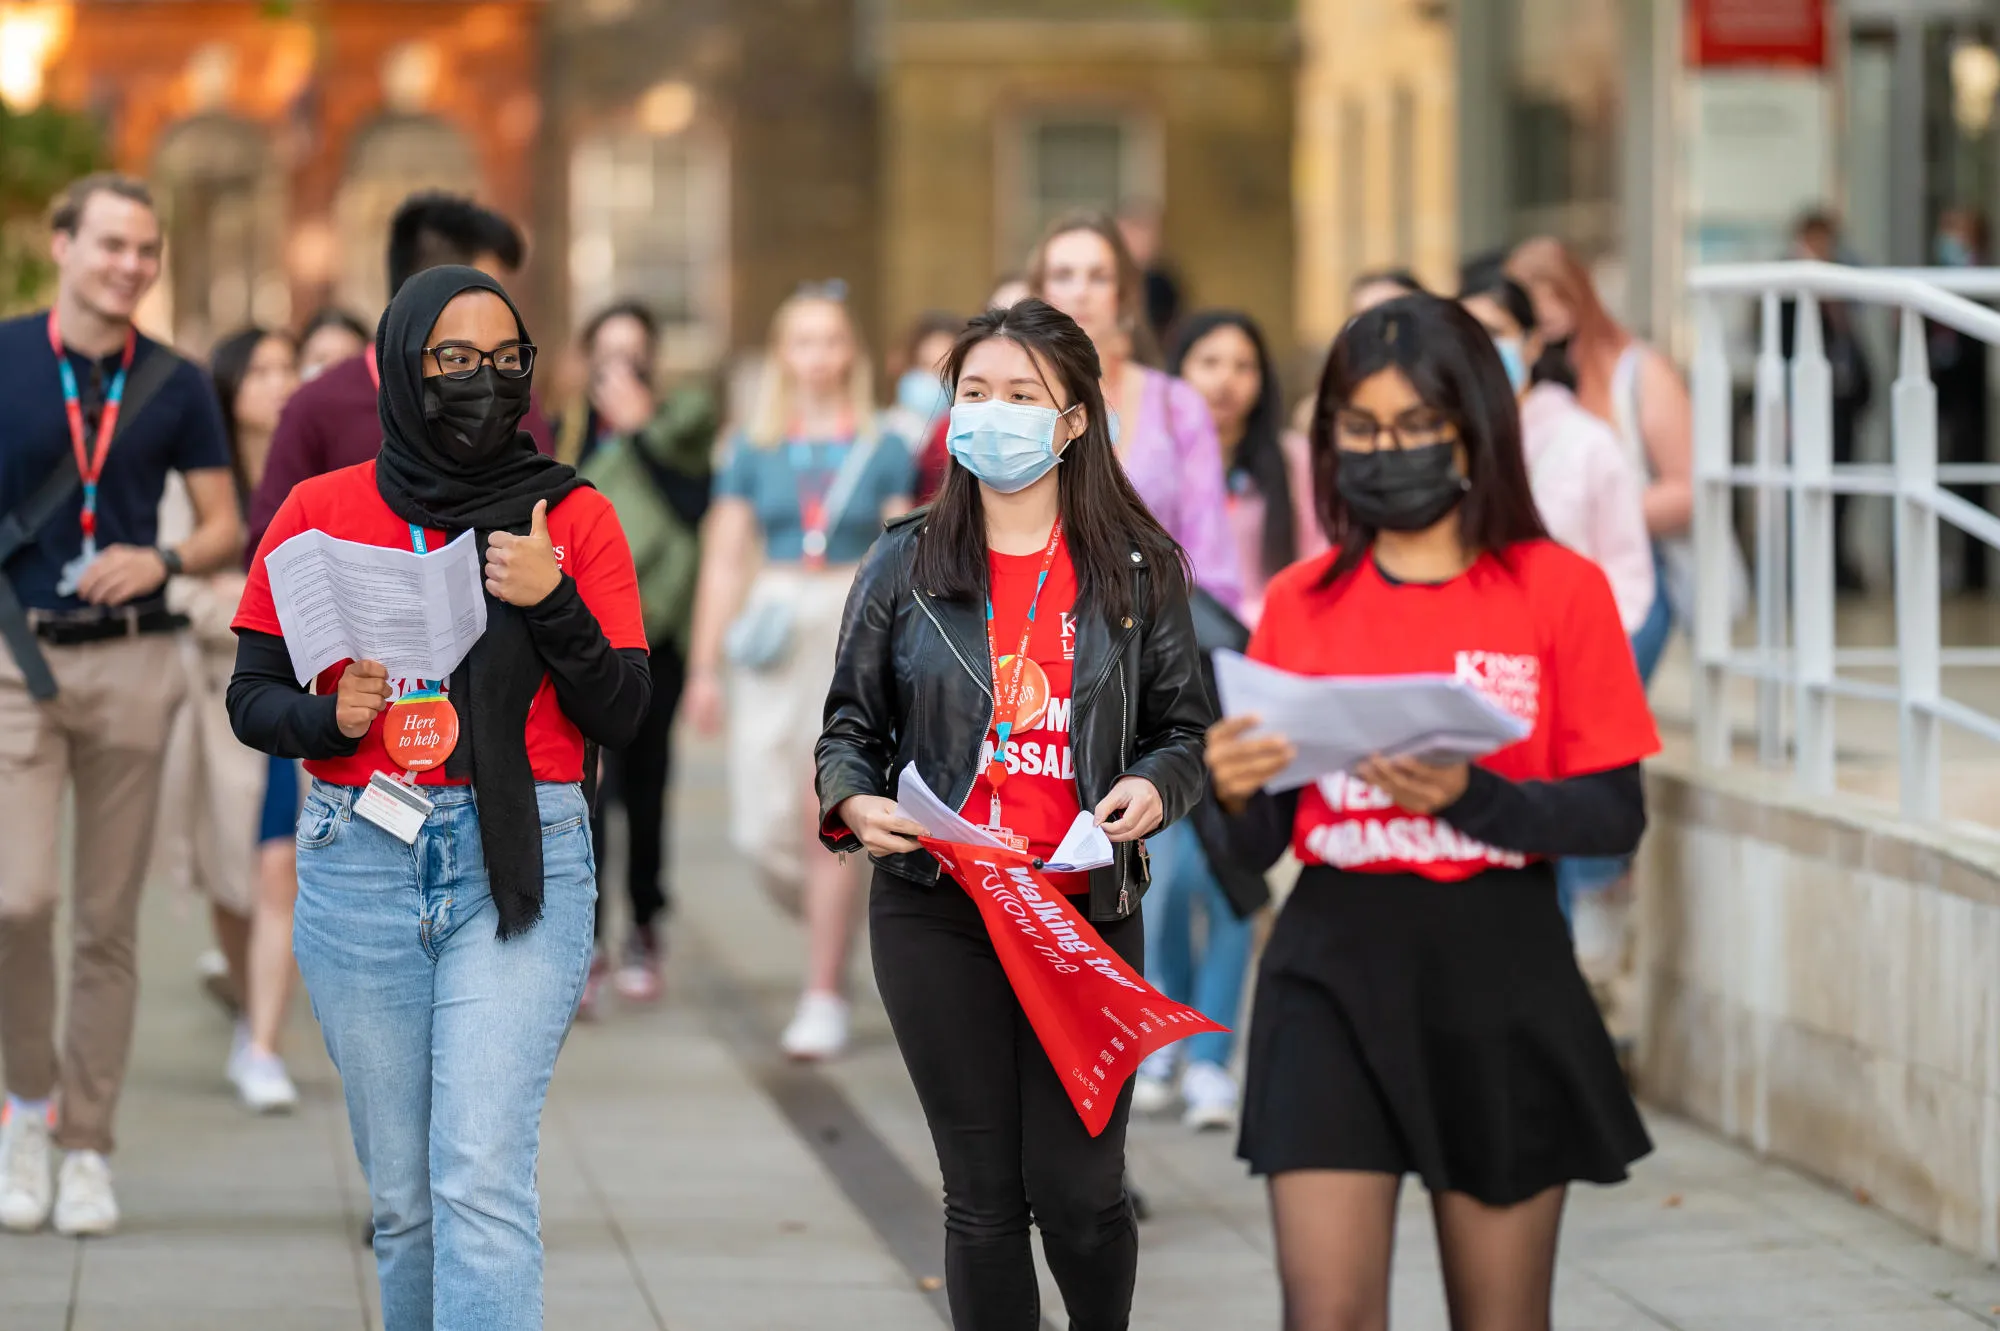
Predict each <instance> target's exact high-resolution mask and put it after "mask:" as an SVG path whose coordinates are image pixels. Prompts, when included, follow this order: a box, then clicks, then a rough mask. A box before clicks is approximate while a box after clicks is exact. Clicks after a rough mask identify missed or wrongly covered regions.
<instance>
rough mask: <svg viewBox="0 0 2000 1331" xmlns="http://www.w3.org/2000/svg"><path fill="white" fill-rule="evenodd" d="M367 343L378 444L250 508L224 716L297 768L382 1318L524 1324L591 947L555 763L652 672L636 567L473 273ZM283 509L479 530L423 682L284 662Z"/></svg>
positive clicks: (500, 302)
mask: <svg viewBox="0 0 2000 1331" xmlns="http://www.w3.org/2000/svg"><path fill="white" fill-rule="evenodd" d="M375 347H376V356H377V360H378V362H379V364H380V366H381V374H382V389H381V413H382V450H381V453H380V454H379V455H378V456H377V458H376V459H375V461H373V462H367V463H363V464H361V465H360V466H357V467H349V468H346V469H344V470H341V471H335V472H330V473H328V474H327V475H324V476H319V477H316V478H314V479H312V480H309V481H306V482H304V483H303V484H301V485H299V486H298V487H297V488H296V489H294V490H293V491H292V493H291V495H290V496H289V497H288V498H287V499H286V500H285V503H284V506H283V507H282V508H280V509H279V511H278V515H277V517H276V518H275V519H274V520H273V521H272V523H271V527H270V530H269V531H268V532H267V533H266V534H265V536H264V540H263V544H262V546H261V547H260V548H259V549H258V552H257V557H256V560H255V562H254V563H253V564H252V566H251V571H250V579H249V584H248V586H247V587H246V589H245V591H244V594H243V602H242V605H241V606H240V607H239V609H238V611H237V615H236V621H235V628H236V631H237V658H236V674H235V677H234V678H233V679H232V681H231V683H230V687H229V714H230V719H231V721H232V722H233V723H234V725H235V728H236V733H237V735H238V736H239V737H240V738H241V739H242V740H243V741H244V742H245V743H246V744H249V745H251V746H253V747H255V748H259V749H262V750H264V751H265V752H268V753H274V754H277V755H279V756H281V757H289V758H303V759H305V760H306V770H307V771H308V772H309V773H311V774H312V777H313V783H312V790H311V793H310V794H309V795H308V797H307V799H306V803H305V809H304V812H303V813H302V814H301V815H300V817H299V829H298V851H299V854H298V865H299V902H298V911H297V915H296V917H295V925H294V938H293V947H294V950H295V952H296V953H297V955H298V960H299V967H300V971H301V973H302V974H303V975H304V977H305V981H306V988H307V989H308V991H309V992H310V993H311V995H312V1000H313V1009H314V1011H315V1013H317V1015H318V1017H319V1020H320V1026H321V1029H322V1031H323V1032H324V1034H325V1036H326V1045H327V1052H328V1053H329V1054H331V1055H332V1057H333V1062H334V1065H335V1067H337V1068H338V1069H339V1071H340V1076H341V1083H342V1086H343V1087H344V1089H345V1091H346V1095H347V1111H348V1119H349V1121H350V1123H351V1124H352V1126H353V1130H354V1145H355V1151H356V1153H357V1154H358V1155H359V1156H360V1158H361V1167H362V1170H363V1171H364V1172H365V1173H366V1174H367V1176H368V1186H369V1193H370V1196H371V1198H372V1200H373V1213H374V1225H375V1256H376V1262H377V1265H378V1268H379V1271H380V1275H381V1287H382V1315H383V1325H384V1328H385V1331H443V1329H444V1328H465V1329H466V1331H472V1329H473V1328H477V1329H478V1331H514V1329H515V1328H520V1329H522V1331H526V1329H527V1328H539V1327H540V1326H541V1325H542V1248H541V1238H540V1220H539V1202H538V1198H537V1196H536V1192H535V1157H536V1152H537V1149H538V1146H539V1142H540V1132H541V1111H542V1102H543V1099H544V1097H545V1095H546V1093H547V1090H548V1083H549V1076H550V1074H551V1072H553V1070H554V1068H555V1061H556V1053H557V1051H558V1049H560V1047H561V1045H562V1040H563V1036H564V1034H565V1033H566V1031H567V1030H568V1027H569V1022H570V1018H571V1016H572V1015H573V1014H574V1012H575V1011H576V1003H577V998H578V995H579V994H580V993H581V992H582V988H583V981H584V975H585V972H586V970H587V969H588V967H589V964H590V951H591V934H592V917H593V908H594V905H595V900H596V886H595V877H594V864H593V855H592V849H591V844H590V829H589V819H588V816H587V811H586V808H585V799H584V795H583V790H582V784H581V783H582V780H583V776H584V773H585V771H586V770H587V769H588V767H589V765H590V764H591V763H592V762H593V761H594V755H588V750H589V748H590V746H592V745H610V746H613V747H623V746H624V745H626V744H628V743H629V742H630V741H631V739H632V737H633V735H634V733H635V732H636V730H637V728H638V725H639V722H640V719H641V718H642V717H643V716H644V715H645V711H646V703H647V698H648V694H649V693H650V689H651V684H650V680H649V677H648V674H647V669H646V649H645V635H644V631H643V628H642V627H641V617H640V608H639V596H638V588H637V585H636V583H635V580H634V575H633V571H632V558H631V554H630V552H629V551H628V550H627V548H626V545H625V536H624V533H623V532H622V531H621V530H620V529H619V526H618V519H617V517H616V515H615V514H614V513H613V511H612V508H611V505H610V503H609V502H608V501H606V500H605V499H604V498H603V497H602V496H601V495H599V494H598V493H597V492H596V491H595V490H593V489H591V488H590V487H589V486H588V485H587V484H585V483H584V482H583V481H581V480H579V479H577V477H576V474H575V473H574V472H573V471H571V470H570V469H569V468H568V467H566V466H564V465H563V464H561V463H559V462H555V461H553V460H551V459H549V458H546V457H544V456H542V455H541V454H539V453H537V452H536V451H535V446H534V442H533V440H532V439H530V438H529V436H528V435H527V434H525V433H524V432H522V430H521V428H520V422H521V417H522V415H523V414H524V413H525V412H526V410H527V406H528V392H529V386H530V383H531V382H532V378H533V373H534V364H535V348H534V345H533V344H532V343H531V342H529V341H528V336H527V330H526V329H525V327H524V326H523V325H522V323H521V318H520V314H519V312H518V311H516V310H515V308H514V306H513V303H512V302H511V301H509V300H508V299H507V295H506V293H505V292H504V291H502V290H501V289H500V287H499V285H498V284H497V283H495V282H494V281H493V280H492V279H491V278H489V277H486V276H485V275H484V274H482V273H479V272H476V271H474V270H473V269H470V268H458V267H444V268H433V269H430V270H429V271H427V272H424V273H421V274H419V275H417V276H416V277H413V278H412V279H410V281H409V282H407V283H406V284H405V285H404V286H403V288H402V289H401V290H400V291H399V292H398V293H397V295H396V298H395V300H394V301H393V302H392V303H391V304H390V306H389V309H388V311H387V312H386V313H385V314H384V315H383V316H382V323H381V326H380V327H379V328H378V329H377V330H376V334H375ZM308 531H319V532H324V533H325V534H327V535H329V536H334V537H338V538H340V539H342V540H345V541H352V542H356V543H359V544H365V545H378V546H388V547H395V548H400V549H405V550H415V551H416V552H417V553H419V554H423V553H427V552H429V551H435V550H439V549H442V548H443V545H444V543H445V542H447V541H449V540H451V539H452V538H454V537H456V536H458V535H460V534H461V533H463V532H466V531H471V532H473V533H474V534H475V535H474V539H475V540H476V541H477V542H478V544H479V551H480V556H481V559H482V561H483V566H484V572H485V583H486V587H485V601H486V630H485V632H484V633H483V634H482V635H481V636H480V638H479V640H478V641H477V642H476V643H475V644H474V645H473V648H472V651H471V653H470V654H469V655H468V656H467V657H466V659H465V661H464V663H463V664H461V665H460V666H459V667H458V668H457V670H455V671H454V672H453V673H452V676H451V678H450V679H449V680H420V679H393V678H390V677H389V673H388V671H387V670H386V669H385V668H384V666H383V665H382V664H381V663H379V662H375V661H343V662H339V663H337V664H335V665H334V666H332V667H330V668H328V669H327V670H325V671H322V672H321V673H320V675H319V677H318V679H317V681H316V687H315V688H314V689H313V691H312V692H307V691H306V690H305V689H304V688H302V687H301V686H300V684H299V682H298V680H297V677H296V676H295V675H294V674H293V671H292V665H291V659H290V655H289V653H288V652H287V650H286V646H285V641H284V636H283V634H284V629H283V625H282V624H281V622H280V620H279V617H278V614H277V611H276V608H275V605H274V603H273V600H272V595H271V583H270V575H269V573H268V571H267V569H266V567H265V559H266V557H267V556H268V554H269V553H270V552H271V551H272V550H274V549H276V548H277V547H278V546H280V545H282V544H283V543H284V542H286V541H288V540H290V539H292V538H293V537H295V536H298V535H300V534H301V533H304V532H308ZM587 755H588V756H587Z"/></svg>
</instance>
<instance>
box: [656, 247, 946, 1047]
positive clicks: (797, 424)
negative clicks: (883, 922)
mask: <svg viewBox="0 0 2000 1331" xmlns="http://www.w3.org/2000/svg"><path fill="white" fill-rule="evenodd" d="M868 364H869V362H868V355H867V352H866V350H865V349H864V348H863V346H862V344H861V336H860V332H859V330H858V329H857V328H856V327H855V324H854V318H853V315H852V313H851V312H850V311H849V309H848V307H847V302H846V292H845V288H844V287H843V286H840V285H839V284H826V285H815V286H806V287H801V288H800V289H799V290H798V292H797V293H795V294H794V295H793V296H792V297H791V298H790V299H788V300H786V301H785V303H784V304H782V305H780V306H779V307H778V312H777V314H776V316H775V317H774V318H773V319H772V321H771V338H770V344H769V351H768V354H767V358H766V363H765V366H764V369H763V373H762V375H761V377H760V381H759V383H758V386H757V389H756V392H755V394H754V398H753V405H752V408H751V410H750V411H749V412H748V414H747V418H746V419H745V420H744V421H743V422H742V425H741V427H740V428H739V429H737V430H736V431H734V432H733V433H732V434H731V436H730V437H729V438H728V440H727V441H726V442H725V444H724V447H723V451H722V456H721V459H720V461H719V463H718V466H717V470H716V477H715V498H714V501H713V504H712V506H711V507H710V509H709V512H708V516H707V518H706V519H705V520H704V522H703V526H702V564H701V582H700V586H699V589H698V591H697V593H696V599H695V613H694V631H693V636H692V641H691V644H690V648H689V660H688V683H687V701H686V704H685V706H686V707H687V709H688V716H689V718H690V719H691V720H692V721H693V722H694V724H695V726H696V727H697V728H698V729H699V730H701V731H703V732H704V733H708V734H713V733H715V732H717V731H718V730H720V729H721V728H722V724H723V720H724V715H725V711H726V713H727V719H728V725H729V793H730V805H731V807H730V834H731V840H732V841H733V842H734V843H735V844H736V847H737V848H738V849H739V850H741V851H742V852H743V853H744V854H746V855H748V856H749V857H750V858H751V859H752V860H753V861H754V862H755V863H756V865H757V868H758V870H759V872H760V873H761V874H763V875H764V877H765V879H766V881H767V883H768V884H770V885H772V886H774V887H776V888H777V889H778V890H779V891H780V892H781V893H782V892H786V891H788V890H792V889H796V888H802V890H803V907H804V914H805V922H806V977H805V987H804V992H803V993H802V994H801V995H800V998H799V1004H798V1010H797V1012H796V1013H795V1014H794V1016H793V1018H792V1021H791V1024H790V1025H789V1026H787V1027H786V1029H785V1033H784V1036H783V1040H782V1043H783V1046H784V1050H785V1052H786V1053H787V1054H788V1055H790V1056H791V1057H793V1058H799V1059H823V1058H833V1057H835V1056H837V1055H838V1054H839V1053H840V1052H841V1051H842V1050H843V1049H844V1048H845V1047H846V1044H847V1030H848V1002H847V998H846V995H845V978H846V970H847V956H848V951H849V948H850V945H851V944H852V941H853V935H854V922H855V903H856V897H857V893H858V890H859V886H860V881H861V879H860V871H859V866H856V865H847V864H843V863H842V862H841V861H839V860H837V859H835V858H834V856H833V855H832V854H830V853H829V852H827V851H826V850H824V849H822V848H821V846H820V845H819V825H818V808H819V803H818V800H817V798H816V797H815V796H814V794H813V790H812V781H813V742H814V741H815V740H816V739H817V738H818V736H819V731H820V725H821V713H822V710H823V708H824V704H825V701H826V690H827V685H828V683H829V682H830V681H831V680H832V678H833V657H834V648H835V645H836V644H837V642H838V640H839V635H840V616H841V609H842V607H843V606H844V605H845V603H846V600H847V588H848V584H849V583H850V582H852V581H853V578H854V570H855V568H856V566H857V565H859V563H860V562H861V557H862V556H863V555H865V554H866V553H867V552H868V548H869V546H871V545H872V544H874V541H875V537H876V535H877V534H878V533H879V532H880V531H881V529H882V522H883V520H884V518H887V517H891V516H894V515H895V514H897V513H900V512H902V511H904V510H905V509H907V508H908V507H909V504H910V493H911V490H912V487H913V485H914V483H915V464H914V461H913V459H912V455H911V452H910V447H909V444H908V442H907V441H905V440H903V439H902V438H900V437H898V436H897V435H895V434H893V433H886V432H884V430H883V429H882V426H881V423H880V421H879V419H878V417H877V414H876V410H875V394H874V385H873V383H872V382H871V376H870V374H869V370H868ZM725 672H726V674H727V677H728V687H727V689H726V690H725V688H724V676H725ZM725 696H726V698H727V702H726V703H725Z"/></svg>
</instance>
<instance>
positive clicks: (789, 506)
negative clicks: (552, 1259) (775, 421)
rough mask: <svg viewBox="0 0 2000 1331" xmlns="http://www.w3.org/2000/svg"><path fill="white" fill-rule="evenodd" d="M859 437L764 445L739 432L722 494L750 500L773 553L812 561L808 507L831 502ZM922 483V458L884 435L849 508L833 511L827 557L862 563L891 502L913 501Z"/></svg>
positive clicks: (721, 473)
mask: <svg viewBox="0 0 2000 1331" xmlns="http://www.w3.org/2000/svg"><path fill="white" fill-rule="evenodd" d="M854 446H855V445H854V442H853V441H852V440H815V441H812V442H807V441H804V440H794V441H788V442H785V443H781V444H774V445H773V446H771V447H769V448H759V447H758V446H757V445H755V444H753V443H751V442H750V441H749V440H748V439H745V438H744V437H743V436H742V435H741V434H737V435H733V436H731V438H730V440H729V443H728V444H727V445H726V446H725V448H724V449H723V454H722V460H721V462H720V464H719V465H718V467H717V469H716V474H715V493H716V495H717V496H718V497H721V498H729V499H741V500H744V501H746V502H747V503H748V504H749V505H750V507H751V508H752V509H754V510H755V511H756V514H757V525H758V526H759V527H760V528H761V529H762V530H763V533H764V555H765V558H767V559H769V560H771V561H772V562H774V563H780V564H795V563H798V562H799V561H800V560H802V559H804V558H805V511H806V508H807V506H808V505H819V504H823V503H824V502H825V501H826V497H827V492H828V491H829V490H831V489H832V488H833V484H834V478H835V477H837V476H838V475H839V474H840V467H841V463H842V462H843V461H844V460H845V459H846V457H847V455H848V453H849V451H850V450H852V449H853V448H854ZM915 487H916V462H915V460H914V459H913V458H912V457H911V456H910V449H909V446H908V445H907V444H905V443H904V442H903V441H902V439H900V438H899V437H897V436H895V435H892V434H885V435H882V436H881V437H880V438H879V439H877V440H876V443H875V452H874V454H873V455H872V456H871V457H870V458H869V459H868V466H867V469H866V470H865V471H863V472H862V474H861V480H860V483H859V484H858V485H856V486H855V487H854V489H853V491H852V493H851V495H850V496H849V498H848V500H847V502H846V504H845V505H843V506H842V511H841V512H839V513H830V514H827V515H826V523H827V530H826V561H827V562H828V563H829V564H856V563H859V562H860V561H861V557H862V556H863V555H865V554H867V553H868V547H869V546H871V545H873V544H874V543H875V537H876V536H877V535H879V534H880V533H881V530H882V509H883V506H884V505H886V504H889V503H891V502H894V501H898V500H901V501H907V500H908V499H909V497H910V494H911V492H912V491H913V490H914V489H915Z"/></svg>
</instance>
